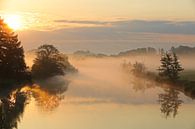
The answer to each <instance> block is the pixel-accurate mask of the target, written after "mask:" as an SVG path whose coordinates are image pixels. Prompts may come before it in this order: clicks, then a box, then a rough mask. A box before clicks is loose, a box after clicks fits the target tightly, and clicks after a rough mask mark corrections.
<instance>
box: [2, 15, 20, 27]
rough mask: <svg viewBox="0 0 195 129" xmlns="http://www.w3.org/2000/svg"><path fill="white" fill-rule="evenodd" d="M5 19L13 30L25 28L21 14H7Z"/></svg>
mask: <svg viewBox="0 0 195 129" xmlns="http://www.w3.org/2000/svg"><path fill="white" fill-rule="evenodd" d="M4 21H5V23H6V24H7V25H8V26H9V27H10V28H11V29H13V30H20V29H22V28H23V23H22V18H21V16H20V15H15V14H10V15H5V16H4Z"/></svg>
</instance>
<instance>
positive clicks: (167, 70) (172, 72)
mask: <svg viewBox="0 0 195 129" xmlns="http://www.w3.org/2000/svg"><path fill="white" fill-rule="evenodd" d="M160 61H161V66H160V68H159V69H158V70H159V75H160V76H161V77H162V78H164V79H166V80H169V81H173V82H174V81H176V80H178V79H179V74H180V72H181V71H183V70H184V69H183V68H182V67H181V64H180V62H179V60H178V58H177V55H176V54H175V53H174V52H172V53H168V52H166V53H163V54H162V57H161V60H160Z"/></svg>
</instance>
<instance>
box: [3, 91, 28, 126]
mask: <svg viewBox="0 0 195 129" xmlns="http://www.w3.org/2000/svg"><path fill="white" fill-rule="evenodd" d="M26 104H27V94H26V93H25V92H20V91H16V92H13V93H11V94H10V95H8V97H2V98H0V128H1V129H12V128H17V122H18V121H20V118H21V116H22V114H23V112H24V108H25V106H26Z"/></svg>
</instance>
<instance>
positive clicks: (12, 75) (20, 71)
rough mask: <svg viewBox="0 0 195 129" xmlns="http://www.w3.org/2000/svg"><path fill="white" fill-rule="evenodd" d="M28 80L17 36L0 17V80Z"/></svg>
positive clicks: (28, 74)
mask: <svg viewBox="0 0 195 129" xmlns="http://www.w3.org/2000/svg"><path fill="white" fill-rule="evenodd" d="M24 80H30V73H29V72H28V67H27V66H26V64H25V61H24V50H23V47H22V46H21V42H20V41H18V36H17V35H16V34H15V33H14V32H13V31H12V30H11V29H10V28H9V27H8V26H7V24H5V23H4V21H3V20H2V19H0V82H3V81H14V82H23V81H24Z"/></svg>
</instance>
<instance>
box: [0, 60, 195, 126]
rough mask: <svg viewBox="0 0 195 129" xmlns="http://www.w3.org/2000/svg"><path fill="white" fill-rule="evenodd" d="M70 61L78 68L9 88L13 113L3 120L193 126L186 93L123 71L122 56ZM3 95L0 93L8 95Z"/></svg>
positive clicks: (30, 123) (40, 123)
mask: <svg viewBox="0 0 195 129" xmlns="http://www.w3.org/2000/svg"><path fill="white" fill-rule="evenodd" d="M71 62H72V63H73V64H74V65H75V66H76V67H77V68H78V69H79V73H78V74H76V75H67V76H66V77H55V78H53V79H51V80H49V81H47V82H44V83H40V84H39V85H41V87H42V88H40V87H39V86H38V85H34V86H33V87H28V86H26V87H23V88H22V89H20V90H19V91H18V92H12V93H11V92H8V93H10V94H12V98H13V99H9V100H10V101H11V102H13V104H12V106H11V107H13V108H10V110H12V111H14V113H12V114H11V115H10V116H11V118H10V119H7V124H8V123H10V124H11V123H14V122H13V121H15V122H16V123H17V124H18V125H17V126H18V128H19V129H35V128H36V129H43V128H45V129H66V128H67V129H129V128H133V129H194V128H195V115H194V113H195V101H194V100H193V99H192V98H191V97H190V96H186V95H185V94H184V93H182V92H179V91H177V90H175V89H172V88H170V87H166V88H165V87H164V88H163V87H162V86H158V85H156V84H155V83H154V82H152V81H148V80H146V79H144V78H142V79H141V78H135V77H133V76H131V75H128V74H127V73H125V72H124V71H123V70H122V69H121V62H123V59H120V58H119V59H118V58H117V59H114V58H105V59H104V58H103V59H96V58H89V59H83V60H71ZM21 92H24V93H25V94H24V96H25V95H26V96H27V97H26V98H27V99H24V100H25V101H22V102H23V103H26V106H23V103H22V104H21V103H20V101H19V102H17V101H16V100H17V98H20V100H22V99H21V98H25V97H24V96H23V94H21ZM5 96H6V93H4V94H2V95H1V99H2V98H7V99H8V97H5ZM160 100H161V101H160ZM14 102H15V104H14ZM4 105H5V101H4ZM1 109H2V108H1ZM18 109H24V110H18ZM8 114H9V113H8ZM7 116H8V115H7ZM18 117H20V120H19V119H16V118H18ZM4 124H5V123H4ZM12 127H13V126H12ZM8 129H9V128H8Z"/></svg>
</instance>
